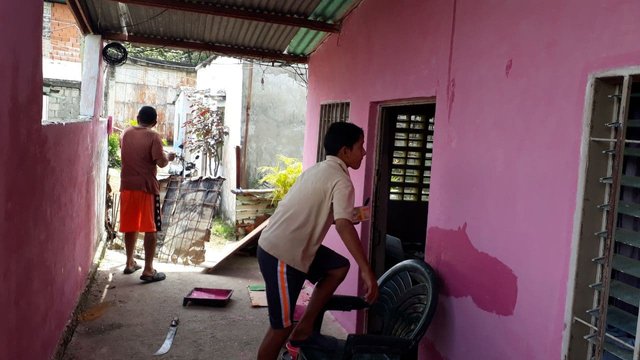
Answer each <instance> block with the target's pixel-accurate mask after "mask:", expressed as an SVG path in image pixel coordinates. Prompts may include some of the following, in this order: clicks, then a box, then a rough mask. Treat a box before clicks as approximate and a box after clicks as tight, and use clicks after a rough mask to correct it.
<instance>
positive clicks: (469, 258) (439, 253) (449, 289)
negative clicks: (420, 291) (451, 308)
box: [427, 224, 518, 316]
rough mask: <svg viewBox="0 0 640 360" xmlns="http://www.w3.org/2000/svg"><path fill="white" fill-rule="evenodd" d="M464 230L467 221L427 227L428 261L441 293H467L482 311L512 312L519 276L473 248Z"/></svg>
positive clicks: (493, 258)
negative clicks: (452, 226)
mask: <svg viewBox="0 0 640 360" xmlns="http://www.w3.org/2000/svg"><path fill="white" fill-rule="evenodd" d="M466 230H467V225H466V224H465V225H463V226H462V227H460V228H458V229H455V230H449V229H441V228H437V227H432V228H429V230H428V235H427V238H428V239H429V240H428V241H427V261H428V262H429V263H430V264H431V265H432V266H433V267H434V268H435V269H436V270H437V272H438V275H439V276H440V279H441V282H442V287H441V291H440V292H441V294H442V295H445V296H452V297H456V298H459V297H465V296H469V297H471V299H472V300H473V302H474V303H475V304H476V305H477V306H478V307H479V308H480V309H482V310H485V311H487V312H491V313H495V314H498V315H503V316H509V315H513V312H514V309H515V306H516V301H517V298H518V278H517V277H516V275H515V274H514V273H513V270H511V268H509V267H508V266H507V265H505V264H504V263H503V262H501V261H500V260H498V259H497V258H495V257H493V256H491V255H489V254H488V253H485V252H482V251H479V250H478V249H476V248H475V247H474V246H473V244H472V243H471V240H470V239H469V236H468V235H467V231H466Z"/></svg>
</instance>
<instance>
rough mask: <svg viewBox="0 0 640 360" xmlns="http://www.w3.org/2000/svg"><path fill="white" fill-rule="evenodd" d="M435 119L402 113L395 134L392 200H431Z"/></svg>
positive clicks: (390, 193) (390, 198)
mask: <svg viewBox="0 0 640 360" xmlns="http://www.w3.org/2000/svg"><path fill="white" fill-rule="evenodd" d="M433 126H434V118H433V117H430V118H427V117H426V116H424V115H419V114H399V115H398V116H397V117H396V119H395V128H394V131H393V136H394V139H393V144H392V147H393V154H392V155H393V159H392V162H391V187H390V192H389V200H395V201H419V202H428V201H429V185H430V184H431V159H432V156H433Z"/></svg>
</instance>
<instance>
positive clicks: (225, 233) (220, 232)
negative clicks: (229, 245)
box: [211, 217, 236, 239]
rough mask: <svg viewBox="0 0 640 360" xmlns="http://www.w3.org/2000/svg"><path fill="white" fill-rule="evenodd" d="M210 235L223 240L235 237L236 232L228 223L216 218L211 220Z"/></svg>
mask: <svg viewBox="0 0 640 360" xmlns="http://www.w3.org/2000/svg"><path fill="white" fill-rule="evenodd" d="M211 233H213V234H214V235H216V236H219V237H221V238H224V239H232V238H234V237H235V235H236V230H235V229H234V228H233V226H231V225H229V223H227V222H226V221H224V220H222V219H221V218H219V217H217V218H215V219H213V226H212V227H211Z"/></svg>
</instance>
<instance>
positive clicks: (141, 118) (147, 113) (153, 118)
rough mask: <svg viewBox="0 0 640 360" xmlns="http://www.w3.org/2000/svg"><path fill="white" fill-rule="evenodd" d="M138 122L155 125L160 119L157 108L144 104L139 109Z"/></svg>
mask: <svg viewBox="0 0 640 360" xmlns="http://www.w3.org/2000/svg"><path fill="white" fill-rule="evenodd" d="M137 119H138V124H140V125H144V126H154V125H155V124H156V122H157V120H158V113H157V112H156V109H154V108H153V107H151V106H143V107H141V108H140V110H139V111H138V118H137Z"/></svg>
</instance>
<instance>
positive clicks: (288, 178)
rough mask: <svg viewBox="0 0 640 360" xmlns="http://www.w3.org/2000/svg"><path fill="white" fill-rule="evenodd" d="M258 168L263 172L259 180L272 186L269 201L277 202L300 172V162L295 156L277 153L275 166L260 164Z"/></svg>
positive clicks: (285, 193)
mask: <svg viewBox="0 0 640 360" xmlns="http://www.w3.org/2000/svg"><path fill="white" fill-rule="evenodd" d="M258 170H259V171H260V172H261V173H262V174H263V176H262V178H261V179H260V182H262V183H267V184H269V185H270V186H271V187H273V189H274V191H273V193H272V194H271V202H272V203H274V204H277V203H278V202H279V201H280V200H282V199H283V198H284V196H285V195H287V193H288V192H289V189H291V186H293V184H294V183H295V182H296V180H297V179H298V176H300V174H302V162H300V160H298V159H295V158H290V157H286V156H284V155H278V162H277V164H276V165H275V166H262V167H260V168H259V169H258Z"/></svg>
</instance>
